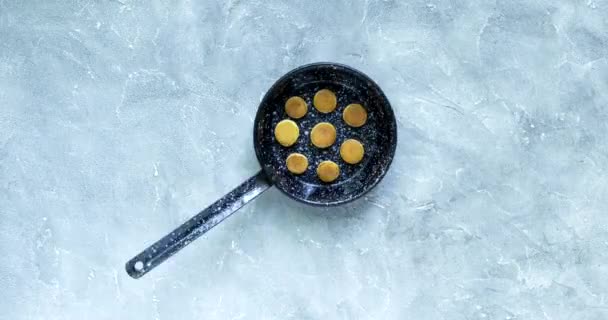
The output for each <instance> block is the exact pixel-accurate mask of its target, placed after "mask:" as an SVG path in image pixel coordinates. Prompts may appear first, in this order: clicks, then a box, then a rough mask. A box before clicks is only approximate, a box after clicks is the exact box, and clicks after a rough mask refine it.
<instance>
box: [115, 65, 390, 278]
mask: <svg viewBox="0 0 608 320" xmlns="http://www.w3.org/2000/svg"><path fill="white" fill-rule="evenodd" d="M320 89H329V90H331V91H333V92H334V93H335V94H336V96H337V98H338V106H337V108H336V110H335V111H334V112H332V113H329V114H323V113H320V112H318V111H317V110H316V109H315V108H314V106H313V104H312V99H313V96H314V94H315V93H316V92H317V91H318V90H320ZM292 96H300V97H302V98H304V100H306V102H307V104H308V113H307V114H306V116H304V117H303V118H301V119H297V120H294V121H295V122H296V123H297V124H298V126H299V128H300V136H299V138H298V141H297V142H296V144H295V145H293V146H291V147H288V148H286V147H283V146H281V145H279V144H278V143H277V142H276V140H275V138H274V127H275V126H276V124H277V123H278V122H279V121H281V120H283V119H288V116H287V114H286V113H285V109H284V106H285V101H286V100H287V99H289V98H290V97H292ZM351 103H359V104H361V105H363V106H364V107H365V109H366V110H367V112H368V119H367V123H366V124H365V125H364V126H362V127H360V128H352V127H349V126H348V125H346V123H344V120H342V112H343V111H344V108H346V106H347V105H349V104H351ZM319 122H330V123H332V124H333V125H334V126H335V127H336V131H337V139H336V143H334V144H333V145H332V146H331V147H329V148H327V149H318V148H316V147H314V146H313V145H312V144H311V142H310V136H309V134H310V131H311V130H312V127H313V126H314V125H315V124H317V123H319ZM349 138H354V139H357V140H359V141H361V142H362V143H363V145H364V147H365V156H364V158H363V160H362V161H361V162H360V163H359V164H356V165H350V164H347V163H346V162H344V161H342V159H341V158H340V145H341V144H342V142H344V140H346V139H349ZM253 144H254V147H255V153H256V156H257V158H258V161H259V162H260V165H261V166H262V170H261V171H260V172H259V173H258V174H256V175H255V176H253V177H251V178H250V179H249V180H247V181H245V182H244V183H243V184H241V185H240V186H238V187H237V188H236V189H234V190H232V191H231V192H230V193H228V194H227V195H226V196H224V197H223V198H221V199H220V200H218V201H216V202H215V203H213V204H212V205H211V206H209V207H208V208H206V209H205V210H203V211H201V212H200V213H199V214H197V215H196V216H194V217H193V218H191V219H190V220H188V221H187V222H185V223H184V224H182V225H181V226H179V227H178V228H177V229H175V230H174V231H173V232H171V233H170V234H168V235H167V236H165V237H164V238H162V239H161V240H159V241H158V242H156V243H155V244H153V245H152V246H150V247H149V248H148V249H146V250H144V251H143V252H142V253H140V254H138V255H137V256H135V257H134V258H133V259H131V260H130V261H129V262H127V264H126V270H127V273H128V274H129V275H130V276H131V277H133V278H139V277H141V276H143V275H144V274H146V273H147V272H149V271H150V270H152V269H153V268H154V267H156V266H158V265H159V264H161V263H162V262H163V261H165V260H166V259H167V258H169V257H170V256H172V255H173V254H175V253H177V252H178V251H179V250H180V249H182V248H183V247H185V246H186V245H188V244H189V243H190V242H191V241H193V240H194V239H196V238H198V237H199V236H201V235H202V234H204V233H205V232H207V231H209V230H210V229H211V228H213V227H214V226H216V225H217V224H218V223H220V222H221V221H222V220H224V219H225V218H227V217H228V216H230V215H231V214H232V213H234V212H235V211H236V210H238V209H239V208H241V207H242V206H243V205H245V204H246V203H247V202H249V201H251V200H253V199H254V198H255V197H257V196H258V195H260V194H261V193H262V192H264V191H265V190H267V189H268V188H269V187H271V186H272V185H275V186H276V187H277V188H279V190H281V191H282V192H283V193H285V194H287V195H288V196H290V197H291V198H293V199H295V200H298V201H301V202H304V203H307V204H311V205H319V206H331V205H339V204H343V203H346V202H349V201H352V200H355V199H357V198H359V197H361V196H362V195H363V194H365V193H366V192H367V191H369V190H370V189H372V188H373V187H374V186H376V184H378V182H380V180H381V179H382V177H384V175H385V173H386V171H387V170H388V168H389V166H390V164H391V162H392V160H393V156H394V154H395V147H396V145H397V125H396V122H395V115H394V114H393V110H392V108H391V106H390V103H389V102H388V99H387V98H386V96H385V95H384V93H383V92H382V90H380V87H378V85H377V84H376V83H374V82H373V81H372V80H371V79H370V78H369V77H367V76H366V75H364V74H363V73H361V72H359V71H357V70H355V69H352V68H350V67H347V66H344V65H340V64H335V63H314V64H309V65H305V66H302V67H299V68H297V69H295V70H292V71H290V72H289V73H287V74H286V75H284V76H283V77H282V78H281V79H279V80H278V81H277V82H276V83H275V84H274V85H273V86H272V87H271V88H270V90H269V91H268V93H266V96H264V99H263V100H262V102H261V104H260V107H259V109H258V112H257V115H256V118H255V123H254V131H253ZM292 152H299V153H302V154H304V155H306V156H307V157H308V161H309V167H308V170H307V171H306V172H305V173H304V174H302V175H294V174H291V173H290V172H289V171H287V168H286V166H285V159H286V158H287V156H288V155H289V154H290V153H292ZM324 160H332V161H334V162H335V163H337V164H338V165H339V166H340V176H339V177H338V179H337V180H336V181H334V182H332V183H323V182H321V181H320V180H319V179H318V177H317V175H316V168H317V165H318V164H319V163H320V162H321V161H324Z"/></svg>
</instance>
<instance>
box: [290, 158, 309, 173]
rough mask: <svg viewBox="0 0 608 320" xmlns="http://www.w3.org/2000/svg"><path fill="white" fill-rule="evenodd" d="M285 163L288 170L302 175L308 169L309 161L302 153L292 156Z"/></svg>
mask: <svg viewBox="0 0 608 320" xmlns="http://www.w3.org/2000/svg"><path fill="white" fill-rule="evenodd" d="M285 162H286V163H287V170H289V172H291V173H295V174H302V173H304V172H305V171H306V169H308V159H307V158H306V156H305V155H303V154H301V153H292V154H290V155H289V156H288V157H287V160H286V161H285Z"/></svg>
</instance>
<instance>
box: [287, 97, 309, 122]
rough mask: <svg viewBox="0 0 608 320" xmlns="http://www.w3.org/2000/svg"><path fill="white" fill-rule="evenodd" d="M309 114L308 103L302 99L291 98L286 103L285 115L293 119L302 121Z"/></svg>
mask: <svg viewBox="0 0 608 320" xmlns="http://www.w3.org/2000/svg"><path fill="white" fill-rule="evenodd" d="M306 112H308V105H307V104H306V101H304V99H302V98H300V97H291V98H289V99H287V101H286V102H285V113H287V115H288V116H289V117H291V118H294V119H300V118H302V117H303V116H305V115H306Z"/></svg>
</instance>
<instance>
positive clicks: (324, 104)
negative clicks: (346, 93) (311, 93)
mask: <svg viewBox="0 0 608 320" xmlns="http://www.w3.org/2000/svg"><path fill="white" fill-rule="evenodd" d="M312 103H313V104H314V106H315V108H317V110H319V112H322V113H330V112H332V111H334V110H335V109H336V105H337V103H338V101H337V99H336V95H335V94H334V93H333V92H331V91H330V90H327V89H322V90H319V91H317V93H315V97H314V98H313V100H312Z"/></svg>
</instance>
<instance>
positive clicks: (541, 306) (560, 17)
mask: <svg viewBox="0 0 608 320" xmlns="http://www.w3.org/2000/svg"><path fill="white" fill-rule="evenodd" d="M606 17H608V2H607V1H600V0H588V1H565V0H560V1H510V0H509V1H506V0H499V1H428V0H427V1H391V0H386V1H383V0H366V1H318V0H315V1H312V0H311V1H277V0H271V1H254V2H247V1H233V0H230V1H225V2H224V1H181V0H179V1H129V0H120V1H119V0H114V1H63V2H51V1H17V0H0V189H1V191H0V252H1V253H2V257H3V259H2V260H3V261H2V263H1V264H0V286H1V287H2V290H1V292H0V310H2V316H4V317H6V318H3V319H13V320H19V319H418V320H424V319H429V320H437V319H449V320H465V319H505V320H508V319H511V320H515V319H547V320H561V319H564V320H566V319H581V320H582V319H585V320H587V319H590V320H595V319H606V318H608V215H607V214H606V213H607V211H608V201H607V199H608V175H607V173H608V171H607V170H608V58H607V57H608V20H607V18H606ZM316 61H333V62H339V63H344V64H347V65H350V66H353V67H355V68H357V69H360V70H362V71H363V72H365V73H367V74H368V75H369V76H370V77H372V78H373V79H374V80H376V81H377V82H378V83H379V84H380V85H381V87H382V88H383V90H384V91H385V93H386V95H387V96H388V98H389V99H390V100H391V103H392V104H393V108H394V109H395V113H396V115H397V120H398V130H399V145H398V147H397V154H396V157H395V161H394V163H393V166H392V168H391V170H390V171H389V173H388V175H387V176H386V178H385V179H384V180H383V181H382V183H381V184H380V185H379V186H378V187H377V188H376V189H375V190H374V191H372V192H371V193H370V194H368V195H367V196H366V197H365V198H364V199H361V200H359V201H356V202H354V203H351V204H348V205H345V206H342V207H336V208H331V209H322V208H314V207H309V206H306V205H303V204H299V203H296V202H294V201H292V200H290V199H288V198H287V197H285V196H284V195H283V194H281V193H280V192H279V191H277V190H271V191H268V192H266V193H265V194H263V195H262V196H261V197H259V198H258V199H257V200H255V202H253V203H251V204H249V205H247V206H246V207H245V208H243V209H242V210H241V211H239V212H238V213H237V214H235V215H234V216H232V217H231V218H230V219H228V220H227V221H225V222H224V223H223V224H221V225H220V226H218V227H217V228H215V229H213V230H212V231H211V232H210V233H208V234H206V235H205V236H203V237H202V238H200V239H198V240H197V241H196V242H194V243H192V244H191V245H190V246H189V247H188V248H186V249H185V250H183V251H182V252H180V253H179V254H178V255H176V256H174V257H172V258H171V259H170V260H169V261H167V262H166V263H165V264H163V265H162V266H160V267H159V268H157V269H155V270H154V271H152V272H151V273H150V274H148V275H146V276H145V277H144V278H142V279H140V280H133V279H131V278H130V277H128V276H127V274H126V273H125V272H124V269H123V265H124V263H125V262H126V261H127V260H128V259H130V258H131V257H132V256H133V255H134V254H136V253H138V252H139V251H140V250H142V249H143V248H145V247H146V246H147V245H150V244H151V243H153V242H154V241H156V240H157V239H158V238H160V237H161V236H163V235H165V234H166V233H167V232H169V231H170V230H171V229H173V228H174V227H176V226H177V225H179V224H180V223H181V222H183V221H185V220H186V219H187V218H189V217H190V216H192V215H193V214H195V213H196V212H198V211H199V210H201V209H202V208H204V207H205V206H207V205H208V204H210V203H212V202H213V201H215V200H216V199H217V198H219V197H221V196H222V195H223V194H225V193H226V192H228V191H229V190H230V189H232V188H233V187H235V186H236V185H238V184H240V183H241V182H242V181H244V180H245V179H246V178H248V177H250V176H252V175H253V174H255V173H256V172H257V171H258V170H259V164H258V163H257V161H256V158H255V155H254V151H253V146H252V137H251V131H252V127H253V117H254V114H255V112H256V109H257V105H258V103H259V101H260V99H261V96H262V95H263V94H264V93H265V91H266V90H267V89H268V88H269V87H270V85H271V84H272V83H273V82H274V81H275V80H276V79H278V78H279V77H280V76H281V75H282V74H284V73H285V72H287V71H289V70H291V69H293V68H295V67H297V66H299V65H302V64H306V63H310V62H316ZM0 318H2V317H1V316H0Z"/></svg>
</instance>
